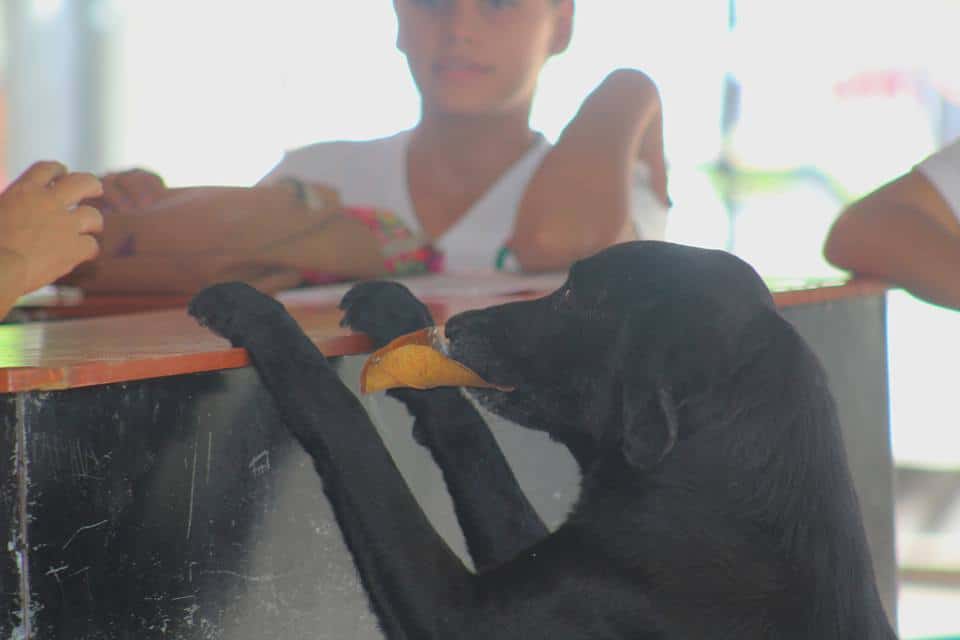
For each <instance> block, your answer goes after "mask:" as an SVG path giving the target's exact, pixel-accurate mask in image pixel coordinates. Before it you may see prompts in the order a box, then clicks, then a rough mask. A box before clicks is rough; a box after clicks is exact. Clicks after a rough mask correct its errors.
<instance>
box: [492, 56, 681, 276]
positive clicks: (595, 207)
mask: <svg viewBox="0 0 960 640" xmlns="http://www.w3.org/2000/svg"><path fill="white" fill-rule="evenodd" d="M660 122H661V120H660V99H659V95H658V93H657V90H656V87H655V86H654V84H653V83H652V82H651V81H650V80H649V78H647V77H646V76H645V75H643V74H641V73H639V72H634V71H618V72H615V73H613V74H611V75H610V76H609V77H608V78H607V79H606V80H605V81H604V82H603V83H602V84H601V85H600V86H599V87H598V88H597V89H596V90H595V91H594V92H593V93H592V94H591V95H590V96H589V97H588V98H587V100H586V101H585V102H584V104H583V105H582V106H581V108H580V111H579V112H578V113H577V115H576V117H575V118H574V119H573V120H572V121H571V122H570V124H569V125H568V126H567V128H566V129H565V130H564V132H563V134H562V135H561V136H560V139H559V140H558V141H557V144H556V145H555V146H554V148H553V149H551V151H550V153H549V154H547V157H546V158H545V159H544V161H543V163H542V165H541V166H540V168H539V169H538V171H537V173H536V174H535V175H534V177H533V179H532V180H531V182H530V185H529V186H528V188H527V191H526V194H525V196H524V198H523V201H522V202H521V205H520V209H519V211H518V214H517V222H516V225H515V228H514V234H513V237H512V239H511V242H510V245H511V249H512V250H513V252H514V254H515V255H516V256H517V259H518V260H519V262H520V264H521V265H522V266H523V267H524V268H525V269H528V270H542V269H551V268H565V267H566V266H567V265H569V264H570V262H572V261H573V260H576V259H578V258H582V257H584V256H586V255H589V254H591V253H594V252H596V251H598V250H600V249H602V248H603V247H606V246H608V245H609V244H612V243H613V242H615V241H617V240H618V239H621V238H622V236H623V234H624V231H625V229H626V228H627V227H628V226H629V225H630V217H629V216H630V198H631V195H630V192H631V189H632V174H633V169H634V165H635V163H636V161H637V160H638V159H643V160H644V161H645V162H648V163H650V164H653V166H651V172H652V174H653V176H654V182H655V183H660V188H658V189H657V191H658V194H659V193H660V192H662V198H663V199H664V200H665V199H666V178H665V171H664V170H663V166H662V165H663V159H662V150H663V147H662V133H661V132H660V131H653V129H659V127H660ZM657 155H659V158H657V157H656V156H657Z"/></svg>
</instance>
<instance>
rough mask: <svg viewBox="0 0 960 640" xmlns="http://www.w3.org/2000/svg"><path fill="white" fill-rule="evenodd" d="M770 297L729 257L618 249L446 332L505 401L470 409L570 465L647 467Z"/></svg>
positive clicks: (724, 372) (676, 249) (665, 246)
mask: <svg viewBox="0 0 960 640" xmlns="http://www.w3.org/2000/svg"><path fill="white" fill-rule="evenodd" d="M773 309H774V305H773V300H772V297H771V295H770V293H769V291H768V290H767V288H766V286H765V285H764V283H763V281H762V280H761V279H760V278H759V276H758V275H757V274H756V272H755V271H754V270H753V269H752V268H751V267H750V266H749V265H747V264H746V263H745V262H743V261H742V260H740V259H739V258H736V257H735V256H733V255H731V254H729V253H726V252H722V251H713V250H705V249H698V248H693V247H687V246H682V245H676V244H670V243H666V242H630V243H625V244H620V245H617V246H614V247H611V248H609V249H607V250H604V251H602V252H601V253H598V254H597V255H595V256H593V257H590V258H587V259H585V260H582V261H580V262H577V263H576V264H575V265H574V266H573V267H572V268H571V269H570V273H569V277H568V279H567V281H566V283H565V284H564V285H563V286H562V287H561V288H560V289H558V290H557V291H555V292H553V293H552V294H550V295H548V296H546V297H544V298H540V299H537V300H532V301H524V302H516V303H510V304H505V305H501V306H497V307H491V308H488V309H484V310H479V311H470V312H466V313H463V314H459V315H457V316H455V317H453V318H451V319H450V321H449V322H448V323H447V328H446V331H447V337H448V338H449V339H450V349H451V354H452V356H453V357H454V358H456V359H458V360H460V361H461V362H463V363H464V364H466V365H468V366H470V367H471V368H473V369H474V370H476V371H478V372H479V373H480V374H481V375H482V376H484V377H485V378H486V379H488V380H490V381H492V382H495V383H498V384H502V385H509V386H513V387H515V390H514V391H512V392H507V393H504V392H498V391H488V390H483V391H475V392H474V394H475V395H476V397H477V398H478V399H479V400H480V402H481V404H483V405H485V406H486V407H487V408H489V409H491V410H493V411H494V412H495V413H498V414H499V415H502V416H503V417H506V418H508V419H511V420H513V421H515V422H517V423H518V424H521V425H523V426H527V427H530V428H533V429H538V430H542V431H546V432H547V433H549V434H550V435H551V436H552V437H553V438H555V439H556V440H558V441H560V442H562V443H564V444H565V445H567V446H568V447H569V448H570V450H571V451H572V453H573V454H574V456H575V457H576V458H577V459H578V461H579V462H580V463H581V465H588V464H590V463H591V462H592V461H593V460H595V459H596V458H597V456H599V455H602V454H605V453H612V452H616V453H617V454H618V455H622V456H623V458H624V459H625V460H626V462H628V463H629V464H631V465H632V466H634V467H648V466H652V465H655V464H657V463H658V462H659V461H660V460H661V459H662V458H663V457H664V456H665V455H666V454H667V453H668V452H669V451H670V450H671V448H672V447H673V445H674V444H675V443H676V442H677V440H678V439H682V438H684V437H686V436H687V435H689V434H687V433H685V429H686V428H690V427H686V425H688V424H691V425H692V424H702V423H704V422H707V421H708V420H707V418H709V417H710V416H698V419H696V420H686V419H684V417H683V416H684V415H685V414H686V413H688V412H690V411H701V412H704V411H707V412H709V411H722V409H720V408H717V407H715V406H714V405H712V404H710V403H705V402H700V400H701V399H703V398H707V397H710V396H716V395H717V393H716V388H717V386H718V385H721V384H723V381H724V379H725V378H726V377H728V376H729V375H730V374H731V373H732V368H735V367H736V366H737V361H738V358H742V357H743V356H742V354H740V353H739V351H741V350H742V349H741V346H740V345H741V344H742V340H741V338H742V335H743V333H744V332H745V331H747V327H748V325H749V324H750V323H751V321H752V320H753V319H754V318H755V317H756V316H757V315H758V314H767V315H770V314H771V312H772V311H773Z"/></svg>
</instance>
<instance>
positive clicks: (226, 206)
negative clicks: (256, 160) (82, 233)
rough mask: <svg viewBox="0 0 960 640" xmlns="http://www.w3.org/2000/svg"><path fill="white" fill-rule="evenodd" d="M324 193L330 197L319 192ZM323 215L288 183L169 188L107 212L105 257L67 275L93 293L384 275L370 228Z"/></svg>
mask: <svg viewBox="0 0 960 640" xmlns="http://www.w3.org/2000/svg"><path fill="white" fill-rule="evenodd" d="M316 190H318V191H319V190H323V188H322V187H317V188H316ZM325 191H326V192H328V193H330V194H331V197H330V202H331V204H330V205H329V206H323V207H322V208H319V209H315V208H311V207H309V206H308V205H307V204H306V203H305V202H304V201H302V200H301V199H300V198H298V197H297V190H296V189H295V188H294V187H293V186H292V185H289V184H277V185H272V186H257V187H251V188H239V187H193V188H186V189H165V190H164V191H162V192H160V193H158V194H155V195H154V196H153V197H152V198H151V199H150V200H149V204H148V205H147V206H144V207H135V208H132V209H115V210H114V211H113V212H112V213H110V214H108V215H107V225H106V230H105V232H104V236H103V255H102V256H101V258H100V259H98V260H97V261H96V262H94V263H93V264H91V265H89V266H87V267H85V268H84V269H81V270H79V271H77V272H75V273H74V274H72V275H71V276H70V278H69V281H70V282H71V283H73V284H76V285H78V286H81V287H83V288H84V289H86V290H87V291H97V292H176V293H192V292H195V291H197V290H198V289H199V288H200V287H202V286H204V285H206V284H210V283H212V282H215V281H217V280H223V279H238V280H244V281H247V282H251V283H255V284H256V285H257V286H258V287H259V288H260V289H262V290H268V291H274V290H278V289H282V288H285V287H291V286H294V285H296V284H298V283H299V282H300V281H301V280H302V274H303V273H304V272H305V271H316V272H321V273H324V274H327V275H331V276H337V277H341V278H344V279H353V278H365V277H373V276H376V275H381V274H382V273H384V271H385V266H384V259H383V255H382V253H381V250H380V244H379V241H378V240H377V238H376V237H375V235H374V234H373V232H372V231H370V230H369V229H368V228H366V227H365V226H364V225H363V224H362V223H360V222H358V221H356V220H353V219H349V218H344V217H342V216H340V215H339V211H340V209H339V204H338V203H335V202H334V201H335V197H334V196H333V194H332V192H330V190H328V189H327V190H325Z"/></svg>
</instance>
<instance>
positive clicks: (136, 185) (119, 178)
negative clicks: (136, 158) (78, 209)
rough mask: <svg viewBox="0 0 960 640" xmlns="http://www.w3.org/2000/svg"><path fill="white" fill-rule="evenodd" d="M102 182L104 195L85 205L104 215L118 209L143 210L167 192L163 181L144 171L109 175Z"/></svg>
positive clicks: (137, 170) (129, 171)
mask: <svg viewBox="0 0 960 640" xmlns="http://www.w3.org/2000/svg"><path fill="white" fill-rule="evenodd" d="M101 181H102V183H103V194H102V195H101V196H100V197H98V198H96V199H92V200H88V201H86V202H84V203H83V204H89V205H90V206H93V207H96V208H97V209H99V210H100V211H102V212H104V213H108V212H110V211H113V210H117V209H126V210H130V209H142V208H144V207H147V206H149V205H151V204H153V203H154V202H156V201H157V200H158V199H159V198H161V197H163V195H164V194H165V193H166V192H167V186H166V185H165V184H164V182H163V179H162V178H161V177H160V176H158V175H157V174H155V173H151V172H149V171H146V170H144V169H130V170H127V171H121V172H118V173H108V174H106V175H105V176H103V177H102V178H101Z"/></svg>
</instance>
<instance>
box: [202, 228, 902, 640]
mask: <svg viewBox="0 0 960 640" xmlns="http://www.w3.org/2000/svg"><path fill="white" fill-rule="evenodd" d="M342 306H343V307H344V309H345V311H346V315H345V321H346V323H347V324H349V325H350V326H352V327H354V328H356V329H360V330H364V331H367V332H368V333H370V334H371V335H372V337H373V338H374V341H375V342H376V343H378V344H382V343H385V342H387V341H388V340H389V339H391V338H393V337H395V336H396V335H398V334H400V333H404V332H407V331H411V330H415V329H417V328H420V327H422V326H425V325H427V324H429V323H430V322H431V320H430V316H429V313H428V312H427V311H426V308H425V307H423V306H422V305H421V304H420V303H419V302H417V301H416V300H415V299H414V298H413V297H412V296H411V295H410V294H409V293H408V292H407V291H406V290H405V289H403V288H402V287H400V286H399V285H396V284H390V283H367V284H364V285H360V286H358V287H357V288H355V289H354V290H352V291H351V292H350V293H349V294H348V295H347V296H346V297H345V298H344V301H343V303H342ZM190 311H191V313H192V314H193V315H194V316H196V317H197V318H198V319H199V320H200V321H201V322H203V323H204V324H206V325H207V326H209V327H210V328H211V329H213V330H214V331H216V332H217V333H219V334H220V335H222V336H224V337H226V338H228V339H229V340H230V341H231V342H232V343H233V344H235V345H239V346H243V347H246V348H247V349H248V350H249V352H250V355H251V357H252V359H253V362H254V365H255V366H256V368H257V369H258V371H259V373H260V376H261V379H262V380H263V382H264V383H265V384H266V386H267V387H268V388H269V389H270V391H271V392H272V394H273V396H274V398H275V399H276V403H277V406H278V407H279V409H280V411H281V413H282V416H283V419H284V421H285V423H286V424H287V426H288V427H289V428H290V429H291V431H292V432H293V434H294V436H295V437H296V438H297V439H298V440H299V441H300V443H301V444H302V445H303V446H304V448H305V449H306V451H307V452H308V453H309V454H310V455H311V457H312V458H313V460H314V462H315V465H316V468H317V471H318V472H319V474H320V475H321V476H322V478H323V484H324V489H325V491H326V493H327V495H328V497H329V499H330V502H331V504H332V505H333V508H334V511H335V513H336V516H337V518H338V521H339V524H340V526H341V528H342V531H343V535H344V537H345V539H346V542H347V545H348V547H349V548H350V550H351V552H352V554H353V557H354V559H355V562H356V565H357V568H358V570H359V573H360V576H361V580H362V582H363V584H364V586H365V588H366V590H367V592H368V594H369V596H370V600H371V602H372V605H373V608H374V610H375V611H376V613H377V614H378V617H379V619H380V621H381V623H382V626H383V629H384V631H385V632H386V633H387V635H388V636H389V637H390V638H409V639H413V638H444V639H449V638H478V639H479V638H483V639H489V638H520V639H523V640H533V639H535V638H549V639H550V640H559V639H564V640H567V639H579V638H584V639H590V640H598V639H601V638H643V639H647V638H649V639H654V638H656V639H661V640H673V639H683V640H698V639H707V638H709V639H711V640H717V639H727V638H729V639H737V640H754V639H760V638H764V639H778V640H779V639H788V638H789V639H800V638H802V639H808V640H834V639H836V640H839V639H844V640H866V639H870V640H877V639H879V640H885V639H890V638H895V635H894V633H893V631H892V630H891V628H890V626H889V624H888V622H887V619H886V617H885V614H884V612H883V609H882V606H881V603H880V599H879V596H878V594H877V590H876V585H875V580H874V576H873V572H872V568H871V565H870V556H869V552H868V548H867V543H866V539H865V536H864V532H863V527H862V524H861V521H860V512H859V507H858V505H857V499H856V496H855V494H854V491H853V488H852V484H851V480H850V476H849V473H848V470H847V464H846V458H845V453H844V448H843V443H842V440H841V436H840V430H839V426H838V422H837V416H836V410H835V408H834V403H833V400H832V398H831V395H830V392H829V391H828V388H827V384H826V381H825V378H824V373H823V371H822V369H821V367H820V365H819V363H818V362H817V360H816V358H815V356H814V355H813V354H812V352H811V351H810V349H809V348H808V347H807V345H806V344H805V343H804V342H803V340H802V339H801V338H800V337H799V336H798V335H797V333H796V332H795V331H794V330H793V328H792V327H791V326H790V325H789V324H788V323H787V322H786V321H784V320H783V319H782V318H781V317H780V315H779V314H778V313H777V311H776V309H775V308H774V305H773V301H772V299H771V296H770V294H769V292H768V291H767V289H766V287H765V286H764V284H763V282H762V281H761V280H760V279H759V278H758V277H757V275H756V273H755V272H754V271H753V270H752V269H751V268H750V267H749V266H747V265H746V264H745V263H744V262H742V261H741V260H739V259H737V258H735V257H733V256H731V255H729V254H726V253H723V252H718V251H708V250H702V249H694V248H690V247H682V246H679V245H672V244H668V243H658V242H636V243H627V244H623V245H618V246H615V247H612V248H610V249H608V250H606V251H604V252H602V253H600V254H598V255H596V256H594V257H592V258H589V259H586V260H583V261H581V262H579V263H577V264H576V265H574V267H573V268H572V269H571V271H570V275H569V279H568V281H567V283H566V284H565V285H564V286H563V287H562V288H560V289H559V290H558V291H556V292H554V293H553V294H551V295H549V296H547V297H545V298H542V299H538V300H532V301H526V302H517V303H512V304H506V305H502V306H498V307H493V308H489V309H485V310H481V311H471V312H467V313H464V314H460V315H458V316H455V317H453V318H451V319H450V321H449V322H448V323H447V325H446V332H447V336H448V337H449V338H450V345H451V353H452V354H453V356H454V357H455V358H457V359H459V360H461V361H462V362H464V363H465V364H467V365H468V366H470V367H472V368H474V369H475V370H477V371H478V372H479V373H480V374H481V375H483V376H484V377H486V378H487V379H489V380H491V381H494V382H497V383H500V384H504V385H512V386H515V387H516V389H515V390H514V391H512V392H500V391H489V390H485V391H481V392H476V394H475V395H476V397H477V398H478V399H479V401H480V402H481V403H483V404H485V405H486V406H488V407H490V408H492V409H493V410H494V411H496V412H498V413H500V414H502V415H504V416H506V417H508V418H510V419H512V420H514V421H516V422H518V423H520V424H522V425H524V426H527V427H529V428H533V429H539V430H543V431H546V432H547V433H549V434H550V435H551V436H552V437H553V438H554V439H556V440H557V441H559V442H561V443H563V444H564V445H566V446H567V447H568V448H569V449H570V451H571V452H572V454H573V456H574V457H575V458H576V460H577V462H578V463H579V465H580V467H581V470H582V474H583V481H582V486H581V495H580V498H579V501H578V503H577V504H576V505H575V507H574V508H573V509H572V511H571V513H570V515H569V517H568V519H567V521H566V522H565V523H564V524H563V525H562V526H560V528H559V529H557V530H556V531H554V532H552V533H548V532H547V529H546V527H544V525H543V523H542V522H541V521H540V519H539V518H538V517H537V515H536V513H535V512H534V510H533V509H532V508H531V507H530V505H529V503H528V502H527V501H526V499H525V498H524V497H523V493H522V492H521V490H520V489H519V487H518V486H517V483H516V480H515V479H514V477H513V475H512V474H511V472H510V470H509V467H508V466H507V465H506V462H505V461H504V459H503V456H502V454H501V452H500V451H499V449H498V448H497V445H496V443H495V441H494V440H493V438H492V436H491V435H490V432H489V431H488V429H487V427H486V426H485V425H484V424H483V422H482V420H481V419H480V417H479V415H478V414H477V412H476V411H475V410H474V409H473V407H472V406H471V404H470V403H469V402H467V401H466V399H465V398H463V397H462V396H460V395H459V392H458V391H457V390H452V389H438V390H434V391H428V392H418V391H411V390H398V391H396V392H393V395H395V396H397V397H399V398H400V399H401V400H402V401H404V402H406V404H407V406H408V408H409V409H410V410H411V412H412V413H413V415H414V417H415V423H416V426H415V435H416V436H417V438H418V440H420V442H421V443H423V444H424V445H425V446H427V447H429V448H430V450H431V452H432V453H433V456H434V459H435V460H436V461H437V463H438V464H439V466H440V467H441V469H442V470H443V473H444V478H445V480H446V482H447V484H448V487H449V489H450V493H451V496H452V498H453V500H454V503H455V507H456V513H457V517H458V518H459V521H460V524H461V527H462V528H463V532H464V534H465V537H466V540H467V544H468V549H469V552H470V554H471V556H472V558H473V560H474V563H475V564H476V566H477V567H478V570H477V572H476V573H473V572H471V571H468V570H467V569H466V568H465V567H464V565H463V563H462V562H461V561H460V560H459V559H458V558H457V557H456V555H455V554H453V553H452V552H451V551H450V549H449V548H448V547H447V546H446V544H445V543H444V541H443V540H442V539H441V538H440V537H439V536H438V535H437V533H436V532H435V531H434V530H433V528H432V527H431V526H430V524H429V522H428V521H427V519H426V518H425V517H424V514H423V513H422V511H421V510H420V507H419V506H418V505H417V503H416V501H415V500H414V498H413V497H412V495H411V494H410V492H409V490H408V488H407V487H406V485H405V484H404V482H403V480H402V478H401V476H400V474H399V472H398V471H397V469H396V467H395V466H394V463H393V461H392V460H391V458H390V456H389V454H388V453H387V451H386V449H385V448H384V446H383V444H382V442H381V440H380V438H379V436H378V435H377V433H376V431H375V429H374V427H373V426H372V424H371V423H370V421H369V419H368V417H367V415H366V414H365V412H364V411H363V409H362V407H361V405H360V403H359V402H358V400H357V399H356V397H355V396H354V395H353V394H352V393H351V392H350V391H349V390H348V389H347V388H346V387H345V386H344V385H343V384H342V383H341V381H340V380H339V379H338V377H337V375H336V373H335V372H334V371H333V370H332V369H331V368H330V366H328V364H327V362H326V360H325V359H324V357H323V356H322V355H321V354H320V353H319V351H317V349H316V348H315V346H314V345H313V343H312V342H311V341H310V340H309V339H308V338H307V337H306V336H305V335H304V334H303V333H302V331H301V330H300V329H299V327H298V326H297V324H296V323H295V322H294V321H293V319H292V318H290V316H288V315H287V313H286V312H285V310H284V309H283V307H282V306H281V305H280V304H279V303H277V302H275V301H273V300H272V299H270V298H268V297H266V296H263V295H261V294H259V293H257V292H256V291H254V290H253V289H251V288H249V287H246V286H245V285H240V284H236V283H233V284H225V285H218V286H215V287H212V288H210V289H207V290H205V291H203V292H201V293H200V294H199V295H198V296H197V298H196V299H195V300H194V301H193V302H192V303H191V307H190Z"/></svg>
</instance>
